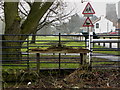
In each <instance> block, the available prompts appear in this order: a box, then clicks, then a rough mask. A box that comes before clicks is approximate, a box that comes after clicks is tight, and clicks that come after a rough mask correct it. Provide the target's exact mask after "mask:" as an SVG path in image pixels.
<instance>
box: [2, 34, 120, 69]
mask: <svg viewBox="0 0 120 90" xmlns="http://www.w3.org/2000/svg"><path fill="white" fill-rule="evenodd" d="M29 39H30V40H31V37H29ZM37 40H57V41H58V40H59V38H58V37H57V36H56V37H53V36H45V37H43V36H41V37H37ZM65 40H72V39H68V38H61V41H65ZM55 44H58V42H51V41H48V42H36V43H35V44H29V46H30V47H29V49H32V48H37V47H39V48H42V49H46V48H48V47H49V46H51V45H55ZM62 44H63V45H66V46H81V47H82V46H85V43H84V42H65V43H62ZM23 46H24V47H25V46H27V43H24V44H23ZM41 46H48V47H41ZM74 48H78V47H74ZM83 48H84V47H83ZM94 48H104V47H101V46H97V45H95V47H94ZM26 51H27V48H22V52H26ZM94 53H105V54H114V55H119V54H120V52H117V51H94ZM44 56H45V55H44ZM23 57H25V55H23ZM30 57H34V58H36V56H35V54H34V55H33V54H30ZM46 57H48V56H46ZM69 57H70V56H69ZM71 57H74V56H71ZM93 59H94V60H103V61H104V60H105V59H98V58H97V59H96V58H93ZM34 62H36V61H31V60H30V61H29V67H30V68H36V63H34ZM26 63H27V62H24V63H17V65H22V66H3V67H2V68H3V69H26V68H27V66H28V65H27V64H26ZM93 64H114V63H113V62H99V63H98V62H97V63H93ZM4 65H5V64H4ZM6 65H7V64H6ZM9 65H10V64H9ZM11 65H16V64H11ZM79 66H80V64H79V63H76V64H75V63H62V64H61V68H78V67H79ZM58 67H59V64H58V63H54V64H53V63H41V64H40V68H58Z"/></svg>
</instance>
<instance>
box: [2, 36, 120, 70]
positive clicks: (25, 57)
mask: <svg viewBox="0 0 120 90" xmlns="http://www.w3.org/2000/svg"><path fill="white" fill-rule="evenodd" d="M0 36H3V35H0ZM4 36H29V37H28V38H27V39H26V40H19V41H17V40H2V41H0V42H2V43H3V42H19V43H23V42H24V44H23V45H25V46H22V47H21V46H13V47H12V46H10V47H9V46H7V47H4V46H2V49H9V48H13V49H19V48H22V49H26V51H24V53H20V52H18V53H17V52H15V53H4V52H3V53H2V55H6V54H11V55H19V54H21V55H22V58H21V61H22V63H21V62H18V64H13V65H12V64H9V63H8V64H6V63H3V65H2V66H18V67H19V66H21V67H26V68H27V69H30V65H31V63H34V65H33V67H37V70H38V68H40V67H41V65H40V64H41V63H58V68H59V69H60V68H61V65H60V64H61V63H77V64H81V62H80V57H78V55H73V56H77V57H68V56H67V55H65V57H60V56H61V55H60V54H59V55H58V56H57V58H56V55H55V56H54V57H48V58H45V57H44V58H43V57H41V56H37V57H36V56H35V55H34V54H32V53H29V52H28V50H29V49H30V48H33V47H34V48H35V47H36V48H38V47H39V48H40V47H49V45H48V46H45V44H44V45H37V46H36V44H35V45H30V42H31V41H32V40H30V37H31V36H38V37H40V36H55V37H56V36H57V37H59V35H23V34H21V35H12V34H10V35H9V34H8V35H4ZM64 36H65V38H66V37H68V38H73V39H72V40H61V42H62V43H67V42H80V43H81V42H83V43H86V42H88V40H87V39H86V38H84V37H85V35H84V36H83V35H61V37H64ZM86 36H87V35H86ZM93 36H94V35H93ZM109 36H110V37H111V41H109V40H108V41H107V40H104V41H100V39H97V40H98V41H94V40H93V42H91V43H94V44H95V43H104V45H103V46H105V43H118V47H117V48H112V47H111V46H110V48H94V47H93V48H91V50H92V51H113V50H114V51H120V48H119V43H120V41H119V40H112V36H113V38H115V37H119V36H120V35H98V37H103V38H104V39H105V37H106V38H108V37H109ZM76 39H77V40H76ZM40 42H48V43H49V42H52V43H53V44H56V42H59V40H36V43H40ZM70 47H77V48H78V47H83V48H87V47H88V45H86V46H70ZM32 55H34V57H31V56H32ZM48 56H50V55H48ZM66 56H67V57H66ZM6 59H7V58H6ZM11 59H14V58H12V57H11ZM35 59H36V60H37V61H36V60H35ZM42 59H48V60H49V59H50V60H53V59H56V61H57V62H56V61H51V62H50V61H48V62H45V61H41V60H42ZM64 59H67V61H63V62H61V61H62V60H64ZM69 59H70V60H71V59H76V62H73V61H68V60H69ZM31 60H33V61H31ZM39 60H40V61H39ZM2 61H3V62H7V61H8V62H11V61H12V60H5V58H4V57H3V60H2ZM13 61H14V62H15V61H17V58H16V60H13ZM93 62H95V61H92V60H91V63H93ZM98 62H107V61H98ZM109 62H111V61H109ZM116 62H117V61H116ZM118 62H119V61H118ZM36 63H40V64H36ZM35 64H36V65H37V66H35ZM76 66H77V65H76ZM93 67H94V66H93ZM98 67H99V66H98ZM100 67H102V66H100ZM112 67H113V66H112ZM118 67H119V65H118ZM77 68H78V67H77Z"/></svg>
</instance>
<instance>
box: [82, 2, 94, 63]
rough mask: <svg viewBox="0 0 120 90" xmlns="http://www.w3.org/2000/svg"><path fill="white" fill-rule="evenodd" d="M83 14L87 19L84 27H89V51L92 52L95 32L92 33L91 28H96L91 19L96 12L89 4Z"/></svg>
mask: <svg viewBox="0 0 120 90" xmlns="http://www.w3.org/2000/svg"><path fill="white" fill-rule="evenodd" d="M82 14H83V15H84V17H87V18H86V20H85V22H84V24H83V27H88V33H89V43H88V46H89V47H88V49H89V50H91V44H90V42H91V40H92V38H91V35H93V32H91V31H92V30H91V31H90V30H89V27H94V25H93V24H92V21H91V20H90V17H92V16H93V14H95V11H94V9H93V8H92V5H91V4H90V3H89V2H88V3H87V5H86V7H85V9H84V10H83V12H82ZM89 65H91V52H89Z"/></svg>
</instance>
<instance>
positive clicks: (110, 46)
mask: <svg viewBox="0 0 120 90" xmlns="http://www.w3.org/2000/svg"><path fill="white" fill-rule="evenodd" d="M110 39H111V37H110ZM109 48H112V43H111V42H110V44H109Z"/></svg>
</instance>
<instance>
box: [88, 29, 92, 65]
mask: <svg viewBox="0 0 120 90" xmlns="http://www.w3.org/2000/svg"><path fill="white" fill-rule="evenodd" d="M88 33H89V37H88V40H89V42H88V49H89V50H90V47H91V45H90V41H91V40H90V30H89V27H88ZM88 55H89V56H88V57H89V65H90V60H91V57H90V52H89V54H88Z"/></svg>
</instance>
